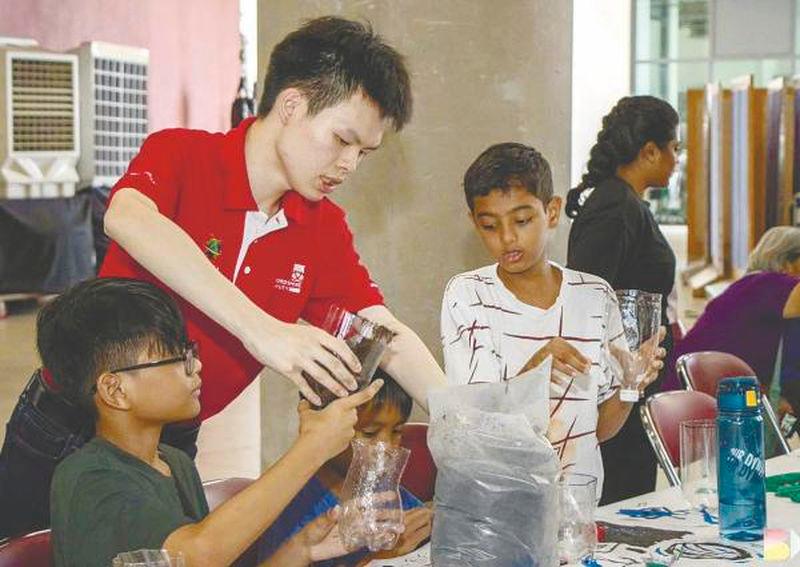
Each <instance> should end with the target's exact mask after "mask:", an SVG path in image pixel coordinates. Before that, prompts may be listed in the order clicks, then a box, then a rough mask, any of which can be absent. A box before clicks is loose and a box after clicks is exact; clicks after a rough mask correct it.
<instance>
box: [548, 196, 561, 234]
mask: <svg viewBox="0 0 800 567" xmlns="http://www.w3.org/2000/svg"><path fill="white" fill-rule="evenodd" d="M562 204H563V201H562V200H561V197H558V196H556V195H554V196H553V197H551V198H550V202H549V203H547V206H546V207H545V212H546V213H547V227H548V228H555V227H557V226H558V221H559V219H560V218H561V205H562Z"/></svg>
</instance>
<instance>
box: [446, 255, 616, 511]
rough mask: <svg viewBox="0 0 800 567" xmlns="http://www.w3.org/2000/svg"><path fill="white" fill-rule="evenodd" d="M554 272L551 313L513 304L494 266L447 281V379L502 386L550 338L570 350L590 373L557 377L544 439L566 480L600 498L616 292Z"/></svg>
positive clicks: (585, 277)
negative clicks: (602, 407) (557, 279)
mask: <svg viewBox="0 0 800 567" xmlns="http://www.w3.org/2000/svg"><path fill="white" fill-rule="evenodd" d="M551 265H553V266H554V267H556V268H557V269H559V270H560V271H561V273H562V276H563V277H562V282H561V289H560V291H559V294H558V297H557V298H556V300H555V302H554V303H553V305H552V306H551V307H550V308H548V309H539V308H537V307H534V306H532V305H529V304H527V303H524V302H522V301H520V300H519V299H517V297H516V296H515V295H514V294H513V293H512V292H511V291H510V290H508V288H506V287H505V285H504V284H503V282H502V281H501V280H500V278H499V277H498V275H497V264H493V265H491V266H485V267H483V268H479V269H477V270H473V271H471V272H465V273H463V274H459V275H457V276H455V277H453V278H452V279H451V280H450V282H449V283H448V285H447V288H446V290H445V293H444V299H443V301H442V320H441V324H442V346H443V349H444V361H445V372H446V373H447V378H448V381H449V382H450V383H451V384H467V383H476V382H499V381H501V380H507V379H510V378H513V377H514V376H516V375H518V374H519V373H520V370H521V369H522V368H523V367H524V366H525V364H526V363H527V362H528V361H529V360H530V358H531V357H532V356H533V355H534V354H535V353H536V352H537V351H538V350H539V349H541V348H542V347H543V346H545V345H546V344H547V343H548V342H549V341H550V340H551V339H553V338H555V337H561V338H563V339H564V340H565V341H567V342H568V343H570V344H571V345H572V346H574V347H575V348H576V349H577V350H578V351H580V352H581V354H583V355H584V356H586V357H587V358H588V359H589V360H591V362H592V367H591V370H590V371H589V372H588V373H587V374H581V375H578V376H576V377H574V378H570V377H567V376H565V375H561V376H560V378H562V379H561V380H554V381H552V382H551V384H550V427H549V429H548V434H547V436H548V438H549V439H550V442H551V443H552V445H553V448H554V449H555V451H556V453H557V454H558V457H559V459H560V461H561V466H562V469H563V470H564V471H565V472H566V471H568V472H572V473H579V474H586V475H591V476H593V477H595V478H596V479H597V494H598V497H599V495H600V493H601V492H602V486H603V461H602V458H601V456H600V447H599V442H598V440H597V435H596V430H597V418H598V409H597V406H598V405H599V404H601V403H603V402H604V401H606V400H607V399H609V398H610V397H611V396H613V395H614V393H615V391H616V390H617V389H618V388H619V382H618V379H617V378H616V377H615V375H614V372H613V371H612V370H611V368H610V366H609V365H608V364H607V360H608V358H607V356H604V355H603V352H604V351H606V353H607V350H608V349H607V345H608V344H609V343H614V344H615V345H619V347H620V348H623V349H626V348H627V347H626V346H625V344H624V343H625V338H624V335H623V333H622V322H621V319H620V317H619V311H618V310H617V309H609V310H607V309H606V302H607V297H608V294H609V293H611V294H612V295H613V292H612V290H611V288H610V287H609V285H608V284H607V283H606V282H605V281H604V280H602V279H601V278H599V277H597V276H593V275H591V274H585V273H583V272H577V271H575V270H570V269H568V268H564V267H562V266H559V265H558V264H555V263H553V262H551ZM607 312H608V313H610V314H611V315H606V313H607ZM609 318H610V319H611V320H610V321H608V320H607V319H609ZM604 345H606V346H604Z"/></svg>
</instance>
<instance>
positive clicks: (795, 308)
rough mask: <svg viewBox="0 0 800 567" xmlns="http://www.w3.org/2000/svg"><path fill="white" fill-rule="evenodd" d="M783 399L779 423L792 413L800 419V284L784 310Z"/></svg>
mask: <svg viewBox="0 0 800 567" xmlns="http://www.w3.org/2000/svg"><path fill="white" fill-rule="evenodd" d="M781 360H782V365H781V399H780V401H779V402H778V423H781V421H782V420H783V416H784V415H786V414H787V413H792V414H794V415H795V416H797V417H800V284H798V285H797V286H795V288H794V289H793V290H792V292H791V293H790V294H789V298H788V299H787V300H786V304H785V305H784V308H783V353H782V357H781Z"/></svg>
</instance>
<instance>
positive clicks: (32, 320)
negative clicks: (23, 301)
mask: <svg viewBox="0 0 800 567" xmlns="http://www.w3.org/2000/svg"><path fill="white" fill-rule="evenodd" d="M37 311H38V308H37V307H36V306H35V305H26V306H25V308H24V309H23V306H22V305H16V306H12V312H11V314H10V315H9V316H8V317H6V318H4V319H0V423H2V428H1V429H0V433H1V434H2V435H3V438H4V437H5V429H6V422H7V421H8V418H9V417H10V416H11V412H12V410H13V409H14V405H15V404H16V402H17V398H18V397H19V394H20V392H21V391H22V388H23V387H24V386H25V384H26V383H27V381H28V379H29V378H30V375H31V372H33V370H34V369H36V367H37V366H38V365H39V357H38V354H37V353H36V345H35V326H36V313H37ZM259 396H260V389H259V381H258V380H256V381H255V382H253V384H251V385H250V387H249V388H248V389H247V390H245V391H244V393H243V394H242V395H241V396H239V398H238V399H237V400H236V401H235V402H234V403H233V404H231V405H230V406H228V408H227V409H226V410H225V411H224V412H222V413H221V414H219V415H217V416H214V417H213V418H211V419H209V420H208V421H206V422H205V423H204V424H203V427H202V429H201V430H200V439H199V443H198V447H199V451H198V456H197V467H198V469H199V470H200V476H201V478H203V480H210V479H215V478H223V477H229V476H244V477H251V478H253V477H256V476H258V474H259V471H260V470H261V425H260V423H261V421H260V409H259V408H260V403H259Z"/></svg>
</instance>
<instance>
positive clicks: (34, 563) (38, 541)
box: [0, 530, 53, 567]
mask: <svg viewBox="0 0 800 567" xmlns="http://www.w3.org/2000/svg"><path fill="white" fill-rule="evenodd" d="M22 565H24V566H25V567H51V566H52V565H53V550H52V548H51V546H50V530H41V531H38V532H32V533H29V534H25V535H22V536H19V537H13V538H11V539H9V540H6V541H5V542H4V543H0V567H20V566H22Z"/></svg>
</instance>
